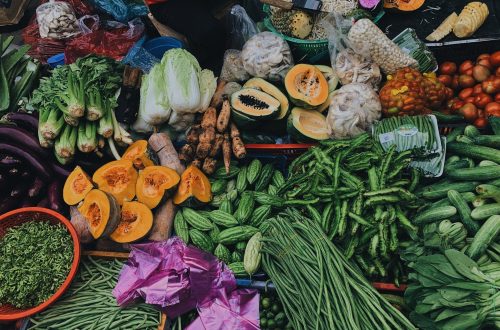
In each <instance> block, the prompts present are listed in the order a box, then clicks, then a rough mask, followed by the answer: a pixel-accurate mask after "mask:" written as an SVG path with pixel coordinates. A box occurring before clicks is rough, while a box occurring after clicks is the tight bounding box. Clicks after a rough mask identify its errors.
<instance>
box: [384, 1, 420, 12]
mask: <svg viewBox="0 0 500 330" xmlns="http://www.w3.org/2000/svg"><path fill="white" fill-rule="evenodd" d="M424 2H425V0H384V8H387V9H396V10H400V11H415V10H417V9H418V8H420V7H422V5H423V4H424Z"/></svg>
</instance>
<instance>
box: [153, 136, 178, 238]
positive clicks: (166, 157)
mask: <svg viewBox="0 0 500 330" xmlns="http://www.w3.org/2000/svg"><path fill="white" fill-rule="evenodd" d="M148 142H149V145H150V146H151V148H152V149H153V150H154V151H155V152H156V154H157V155H158V158H159V159H160V164H161V165H162V166H166V167H170V168H171V169H174V170H175V171H177V173H179V175H181V174H182V172H183V171H184V166H183V165H182V164H181V161H180V160H179V155H178V154H177V151H176V150H175V148H174V145H173V144H172V141H171V140H170V138H169V137H168V135H167V134H165V133H155V134H153V135H151V137H150V138H149V141H148ZM175 211H176V209H175V205H174V203H173V201H172V199H168V200H167V201H166V202H165V203H163V204H161V205H160V206H159V207H158V209H157V210H156V212H155V214H154V219H153V228H152V229H151V232H150V234H149V239H150V240H152V241H165V240H167V239H168V238H169V237H170V235H171V233H172V226H173V222H174V217H175Z"/></svg>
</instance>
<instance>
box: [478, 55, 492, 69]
mask: <svg viewBox="0 0 500 330" xmlns="http://www.w3.org/2000/svg"><path fill="white" fill-rule="evenodd" d="M476 63H477V64H478V65H482V66H485V67H487V68H488V69H490V70H491V63H490V59H489V58H482V59H480V60H478V61H477V62H476Z"/></svg>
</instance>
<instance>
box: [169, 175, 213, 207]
mask: <svg viewBox="0 0 500 330" xmlns="http://www.w3.org/2000/svg"><path fill="white" fill-rule="evenodd" d="M211 188H212V186H211V184H210V181H208V178H207V177H206V176H205V174H203V172H202V171H200V170H199V169H198V168H197V167H196V166H194V165H190V166H189V167H188V168H187V169H186V170H185V171H184V173H182V175H181V182H180V184H179V187H178V188H177V192H176V193H175V196H174V204H176V205H185V206H191V207H194V206H197V205H199V204H204V203H208V202H210V201H211V200H212V189H211Z"/></svg>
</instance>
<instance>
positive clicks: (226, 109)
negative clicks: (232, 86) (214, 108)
mask: <svg viewBox="0 0 500 330" xmlns="http://www.w3.org/2000/svg"><path fill="white" fill-rule="evenodd" d="M230 117H231V106H230V105H229V100H228V99H227V98H225V99H224V102H223V103H222V109H221V111H220V113H219V116H218V117H217V131H218V132H219V133H224V132H225V131H226V130H227V125H228V124H229V118H230Z"/></svg>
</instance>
